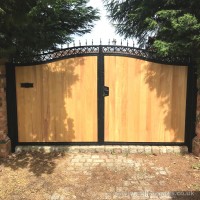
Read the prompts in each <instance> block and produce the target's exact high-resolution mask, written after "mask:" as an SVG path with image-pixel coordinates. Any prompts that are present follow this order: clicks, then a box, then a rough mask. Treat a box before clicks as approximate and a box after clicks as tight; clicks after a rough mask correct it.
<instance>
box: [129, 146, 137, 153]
mask: <svg viewBox="0 0 200 200" xmlns="http://www.w3.org/2000/svg"><path fill="white" fill-rule="evenodd" d="M129 153H131V154H134V153H137V147H136V146H129Z"/></svg>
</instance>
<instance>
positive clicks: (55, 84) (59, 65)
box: [16, 56, 97, 142]
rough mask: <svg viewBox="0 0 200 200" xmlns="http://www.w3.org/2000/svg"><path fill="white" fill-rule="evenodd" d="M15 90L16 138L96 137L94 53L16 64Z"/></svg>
mask: <svg viewBox="0 0 200 200" xmlns="http://www.w3.org/2000/svg"><path fill="white" fill-rule="evenodd" d="M23 82H31V83H33V85H34V86H33V88H22V87H21V85H20V84H21V83H23ZM16 90H17V114H18V138H19V142H96V141H97V57H95V56H90V57H79V58H71V59H66V60H62V61H56V62H52V63H48V64H43V65H38V66H32V67H30V66H27V67H17V68H16Z"/></svg>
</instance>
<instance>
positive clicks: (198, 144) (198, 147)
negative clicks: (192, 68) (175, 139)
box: [192, 79, 200, 157]
mask: <svg viewBox="0 0 200 200" xmlns="http://www.w3.org/2000/svg"><path fill="white" fill-rule="evenodd" d="M197 88H200V79H198V80H197ZM196 114H197V115H196V116H197V119H196V131H195V133H196V137H195V138H194V139H193V142H192V152H193V154H194V155H196V156H199V157H200V93H199V92H198V94H197V111H196Z"/></svg>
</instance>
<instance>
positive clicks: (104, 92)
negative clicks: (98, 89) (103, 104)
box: [103, 86, 109, 97]
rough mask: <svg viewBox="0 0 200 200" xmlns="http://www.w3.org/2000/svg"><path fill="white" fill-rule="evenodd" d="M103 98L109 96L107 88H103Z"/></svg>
mask: <svg viewBox="0 0 200 200" xmlns="http://www.w3.org/2000/svg"><path fill="white" fill-rule="evenodd" d="M103 96H104V97H106V96H109V87H108V86H104V88H103Z"/></svg>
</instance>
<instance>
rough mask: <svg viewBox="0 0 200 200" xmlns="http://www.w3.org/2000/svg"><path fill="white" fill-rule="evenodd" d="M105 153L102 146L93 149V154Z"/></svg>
mask: <svg viewBox="0 0 200 200" xmlns="http://www.w3.org/2000/svg"><path fill="white" fill-rule="evenodd" d="M104 151H105V147H104V146H97V147H95V152H97V153H101V152H104Z"/></svg>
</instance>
